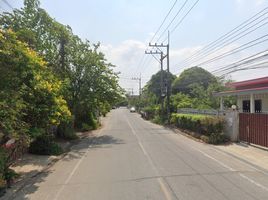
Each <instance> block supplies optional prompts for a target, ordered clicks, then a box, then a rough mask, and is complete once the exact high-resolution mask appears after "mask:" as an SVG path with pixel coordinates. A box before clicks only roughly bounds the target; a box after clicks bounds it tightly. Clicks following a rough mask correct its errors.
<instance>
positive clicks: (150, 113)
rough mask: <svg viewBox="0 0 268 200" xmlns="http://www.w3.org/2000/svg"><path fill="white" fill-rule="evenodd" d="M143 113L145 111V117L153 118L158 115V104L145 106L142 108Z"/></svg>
mask: <svg viewBox="0 0 268 200" xmlns="http://www.w3.org/2000/svg"><path fill="white" fill-rule="evenodd" d="M142 111H143V112H144V113H146V114H145V115H144V116H146V119H147V120H149V119H153V118H154V117H155V116H159V114H160V112H161V110H160V107H159V106H157V105H156V106H147V107H145V108H143V109H142Z"/></svg>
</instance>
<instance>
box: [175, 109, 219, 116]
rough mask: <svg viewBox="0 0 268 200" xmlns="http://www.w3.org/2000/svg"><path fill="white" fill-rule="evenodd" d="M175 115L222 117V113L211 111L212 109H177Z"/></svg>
mask: <svg viewBox="0 0 268 200" xmlns="http://www.w3.org/2000/svg"><path fill="white" fill-rule="evenodd" d="M177 113H185V114H201V115H223V114H224V112H223V111H219V110H213V109H204V110H200V109H193V108H179V109H177Z"/></svg>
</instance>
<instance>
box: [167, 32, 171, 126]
mask: <svg viewBox="0 0 268 200" xmlns="http://www.w3.org/2000/svg"><path fill="white" fill-rule="evenodd" d="M170 83H171V81H170V80H169V31H168V44H167V116H168V124H170V93H171V91H170V89H171V85H170Z"/></svg>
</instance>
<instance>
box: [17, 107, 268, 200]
mask: <svg viewBox="0 0 268 200" xmlns="http://www.w3.org/2000/svg"><path fill="white" fill-rule="evenodd" d="M96 134H98V136H97V137H95V138H93V139H92V138H87V139H84V140H83V141H82V142H81V143H79V144H78V145H76V146H75V147H74V148H73V150H72V152H71V153H70V154H69V155H68V156H66V157H65V158H64V159H63V160H61V161H59V162H57V163H56V164H55V165H54V166H53V167H52V168H51V169H50V170H49V171H48V172H47V173H44V174H43V175H41V176H40V177H38V179H37V180H36V181H37V182H36V183H35V184H30V185H27V186H26V187H25V189H23V190H22V191H20V192H19V193H18V194H17V195H16V198H15V199H36V200H46V199H47V200H76V199H77V200H83V199H85V200H149V199H152V200H178V199H179V200H184V199H187V200H188V199H189V200H209V199H211V200H224V199H230V200H240V199H241V200H249V199H260V200H267V199H268V172H267V171H265V170H263V169H260V168H257V167H256V166H255V165H254V163H253V164H250V163H246V162H243V161H242V160H239V159H237V158H234V157H232V156H230V155H227V154H226V153H224V152H222V151H220V150H218V149H217V148H215V147H214V146H211V145H207V144H203V143H199V142H196V141H193V140H192V139H189V138H187V137H185V136H183V135H180V134H176V133H174V132H172V131H171V130H168V129H165V128H163V127H161V126H158V125H155V124H152V123H150V122H148V121H144V120H143V119H141V118H140V116H139V115H138V114H136V113H130V112H129V111H128V110H127V109H116V110H113V111H112V112H111V113H109V116H108V117H106V118H105V120H104V127H103V128H102V129H101V130H98V131H97V133H96Z"/></svg>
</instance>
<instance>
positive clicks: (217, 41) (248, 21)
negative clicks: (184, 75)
mask: <svg viewBox="0 0 268 200" xmlns="http://www.w3.org/2000/svg"><path fill="white" fill-rule="evenodd" d="M267 9H268V7H266V8H264V9H262V10H261V11H259V12H258V13H257V14H255V15H254V16H252V17H250V18H249V19H247V20H245V21H244V22H242V23H241V24H240V25H238V26H236V27H235V28H234V29H232V30H231V31H229V32H227V33H226V34H224V35H222V36H220V37H219V38H218V39H216V40H215V41H213V42H211V43H209V44H208V45H206V46H205V47H204V48H202V49H200V50H197V51H196V52H195V53H193V54H192V55H191V56H189V57H188V58H186V59H184V60H183V61H181V62H180V63H178V64H177V65H179V64H186V63H188V61H189V60H193V59H194V58H195V57H197V56H198V55H200V54H203V52H204V51H207V50H208V49H211V47H215V45H217V44H219V43H220V42H222V41H224V40H226V39H228V38H229V37H230V36H232V35H233V34H235V33H237V32H238V31H240V30H242V29H243V28H245V27H247V26H248V25H249V24H251V23H253V22H255V21H256V20H258V19H259V18H261V17H262V16H264V15H266V14H267V12H265V13H264V14H262V13H263V12H264V11H266V10H267ZM260 14H261V15H260ZM258 15H260V16H258ZM256 17H257V18H256ZM254 18H256V19H254ZM259 23H260V22H259ZM242 33H243V32H242ZM239 39H240V38H239ZM226 42H227V41H226ZM217 47H219V46H217Z"/></svg>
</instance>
